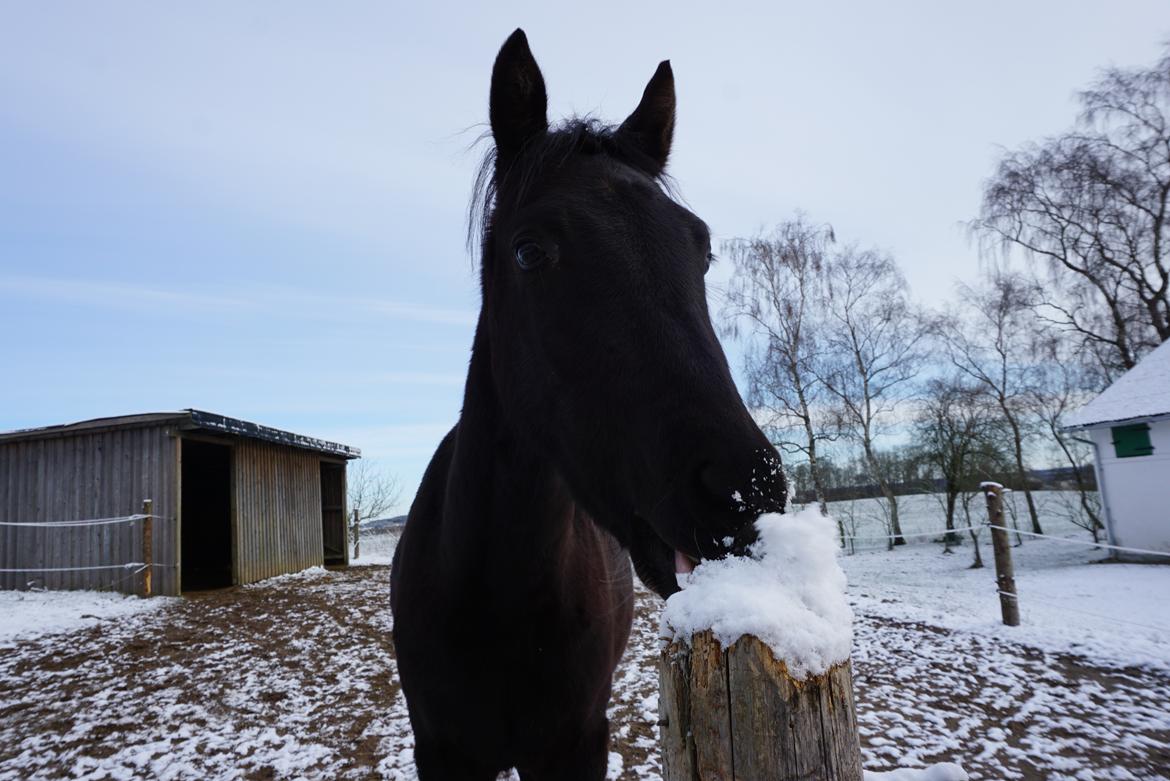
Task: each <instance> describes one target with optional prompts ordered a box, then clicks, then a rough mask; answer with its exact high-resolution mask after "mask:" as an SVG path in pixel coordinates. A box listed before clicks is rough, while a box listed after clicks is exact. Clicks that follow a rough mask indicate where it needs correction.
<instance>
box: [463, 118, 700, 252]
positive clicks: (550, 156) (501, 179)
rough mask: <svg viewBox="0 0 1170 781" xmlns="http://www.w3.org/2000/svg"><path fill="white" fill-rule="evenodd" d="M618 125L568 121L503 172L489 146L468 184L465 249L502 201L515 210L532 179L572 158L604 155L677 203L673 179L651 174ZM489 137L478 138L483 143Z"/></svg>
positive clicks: (481, 236)
mask: <svg viewBox="0 0 1170 781" xmlns="http://www.w3.org/2000/svg"><path fill="white" fill-rule="evenodd" d="M618 129H619V126H617V125H607V124H605V123H603V122H601V121H600V120H597V119H594V118H592V117H570V118H568V119H566V120H564V121H563V122H562V123H561V124H560V125H558V126H556V127H555V128H550V129H549V131H548V132H547V133H545V134H544V135H543V136H541V137H539V138H537V139H533V141H532V142H530V143H529V144H528V145H527V146H525V147H524V149H522V150H521V151H520V153H519V154H518V155H516V157H515V158H514V159H513V160H512V162H511V164H510V165H509V166H508V168H507V169H506V170H503V171H501V170H499V168H498V167H497V165H496V162H497V156H496V147H495V145H494V144H492V145H491V146H489V148H488V150H487V152H485V153H484V156H483V159H482V160H481V161H480V164H479V167H478V169H477V170H476V173H475V183H474V184H473V185H472V190H471V201H470V202H469V204H468V212H467V248H468V251H469V252H473V251H474V250H475V244H476V242H477V241H478V242H479V243H480V244H481V245H482V244H483V243H484V242H485V241H486V239H487V237H488V233H489V232H490V230H491V222H492V215H493V214H494V212H495V210H496V208H497V207H499V206H500V205H501V198H502V197H506V198H507V201H506V202H505V203H506V205H507V206H509V207H512V208H515V207H516V206H518V205H519V204H520V202H521V201H522V200H523V199H524V196H525V195H526V194H527V192H528V189H529V188H530V187H531V186H532V183H533V182H535V181H536V179H537V177H538V176H539V175H540V174H541V173H542V172H544V171H546V170H548V169H550V168H553V169H555V168H559V167H560V166H561V165H564V163H565V162H566V161H567V160H568V159H569V158H570V157H572V156H573V155H577V154H586V155H598V154H604V155H607V156H609V157H611V158H613V159H615V160H617V161H618V162H621V163H625V164H626V165H629V166H631V167H632V168H635V169H637V170H639V171H641V172H643V173H645V174H646V175H647V176H649V177H650V178H651V179H652V180H653V181H654V182H655V183H656V184H657V185H658V186H659V187H661V188H662V191H663V192H664V193H665V194H666V195H667V196H668V197H669V198H671V199H672V200H675V201H678V200H680V198H679V197H678V194H677V190H676V188H675V185H674V180H673V179H671V177H670V176H669V175H668V174H666V173H665V172H660V173H658V174H655V173H654V170H655V168H656V167H657V166H656V165H655V164H654V163H653V161H651V160H650V158H649V157H648V156H647V155H646V153H645V152H643V151H642V150H641V148H640V147H638V145H637V144H636V143H634V142H633V141H632V140H631V139H630V138H629V137H628V136H627V135H626V134H623V133H619V132H618ZM490 136H491V132H490V131H488V132H486V133H484V135H483V136H481V137H480V138H481V139H483V138H488V137H490Z"/></svg>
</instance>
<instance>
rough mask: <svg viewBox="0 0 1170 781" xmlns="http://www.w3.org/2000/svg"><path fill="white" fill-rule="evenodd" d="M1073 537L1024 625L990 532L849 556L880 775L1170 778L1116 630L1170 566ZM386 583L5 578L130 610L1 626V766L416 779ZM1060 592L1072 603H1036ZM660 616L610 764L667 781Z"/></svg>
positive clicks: (1137, 645)
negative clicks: (1004, 622)
mask: <svg viewBox="0 0 1170 781" xmlns="http://www.w3.org/2000/svg"><path fill="white" fill-rule="evenodd" d="M925 499H927V500H929V497H926V498H925ZM907 505H908V508H907V509H908V513H907V514H908V518H907V531H910V530H912V529H917V528H921V526H928V525H929V524H931V518H930V517H926V516H927V512H925V510H929V509H930V505H929V504H927V503H926V502H920V503H919V508H920V509H924V512H923V513H921V514H920V516H919V518H917V519H916V517H915V505H914V503H913V502H907ZM934 517H935V519H937V513H934ZM919 523H920V524H921V525H912V524H919ZM1045 523H1046V525H1050V526H1051V527H1052V528H1053V529H1054V530H1055V531H1057V532H1058V533H1061V534H1064V533H1069V530H1068V529H1067V528H1063V529H1062V528H1061V527H1060V525H1059V524H1058V523H1055V522H1052V523H1051V524H1050V523H1049V521H1048V520H1046V521H1045ZM933 528H937V526H935V527H933ZM1079 534H1080V536H1081V538H1084V537H1085V534H1084V532H1079ZM1058 545H1060V543H1056V542H1051V541H1038V542H1033V541H1025V543H1024V545H1023V546H1022V547H1021V548H1017V549H1015V550H1014V552H1015V555H1016V557H1017V579H1018V581H1019V584H1020V592H1021V600H1022V609H1023V618H1024V626H1022V627H1019V628H1016V629H1008V628H1006V627H1002V626H1001V625H999V623H998V602H997V598H996V595H995V593H994V576H993V574H992V570H991V567H990V550H989V546H987V545H986V544H985V547H984V553H985V556H986V557H987V558H988V560H989V565H988V568H987V569H984V570H974V571H971V570H967V569H966V566H967V565H968V564H969V560H970V556H971V545H970V542H969V541H968V542H966V543H964V545H962V546H960V547H959V548H958V549H957V552H956V553H955V554H953V555H944V554H942V553H941V552H940V546H938V545H935V544H933V543H929V542H926V543H920V544H916V545H911V546H905V547H904V548H899V549H898V550H896V551H894V552H890V553H887V552H884V551H882V550H880V549H879V550H872V551H869V552H864V553H859V554H857V555H855V556H843V557H842V558H841V559H840V561H841V563H842V564H843V565H844V567H845V569H846V571H847V573H848V576H849V581H850V585H849V594H850V598H851V601H852V603H853V607H854V611H855V614H856V620H855V623H854V644H853V653H852V656H853V666H854V673H855V687H856V700H857V710H858V725H859V728H860V732H861V743H862V753H863V760H864V765H865V767H866V768H868V769H869V770H870V771H875V773H876V771H898V769H899V768H901V773H900V774H887V775H885V776H884V777H883V776H880V775H876V779H879V780H880V781H904V779H906V778H908V777H909V778H916V779H917V781H924V779H931V781H933V780H934V779H935V778H937V777H939V776H938V774H939V773H944V772H949V771H944V770H936V771H933V772H934V775H931V774H930V773H927V772H925V769H926V768H928V767H931V766H933V765H936V764H938V763H943V762H954V763H957V764H958V765H960V766H961V767H962V768H964V769H965V770H966V772H967V773H968V774H969V776H970V778H971V779H973V781H1009V780H1010V781H1016V779H1020V780H1022V781H1031V780H1032V779H1045V780H1046V781H1074V780H1075V781H1133V780H1134V779H1139V780H1140V781H1154V779H1163V780H1165V779H1167V778H1170V774H1168V773H1167V771H1166V768H1170V711H1168V709H1167V707H1166V703H1167V702H1170V664H1168V663H1167V654H1166V650H1165V649H1166V646H1167V645H1168V643H1167V642H1166V636H1165V635H1161V634H1156V635H1152V636H1146V635H1144V634H1143V631H1145V630H1143V629H1142V628H1141V627H1137V626H1132V625H1129V624H1121V623H1119V621H1121V620H1130V619H1132V623H1135V624H1136V623H1140V624H1142V625H1143V626H1144V625H1145V624H1154V623H1157V624H1160V625H1162V626H1165V625H1167V624H1168V623H1170V619H1168V618H1167V617H1166V615H1165V614H1166V608H1165V607H1164V605H1163V603H1164V602H1165V598H1166V597H1167V596H1170V580H1168V578H1170V574H1163V573H1170V567H1159V566H1151V565H1116V564H1086V563H1084V562H1086V561H1090V560H1092V559H1095V558H1100V557H1101V555H1100V554H1098V553H1096V552H1094V551H1092V550H1091V549H1087V548H1079V547H1078V548H1073V547H1072V546H1068V548H1067V549H1065V548H1064V547H1059V548H1058V547H1055V546H1058ZM1046 546H1047V547H1046ZM363 548H366V541H363ZM368 550H369V551H370V555H371V557H379V556H380V557H384V558H386V559H387V560H388V559H389V556H390V553H391V550H390V549H386V550H381V551H380V550H378V546H377V544H375V545H373V546H370V548H369V549H368ZM388 591H389V569H388V568H387V567H385V566H373V567H370V566H367V567H361V566H357V567H351V568H349V569H348V570H340V571H326V570H313V571H310V572H308V573H305V574H302V575H298V576H294V577H287V578H281V579H274V580H271V581H265V582H264V583H261V584H257V585H255V586H252V587H249V588H237V589H225V590H222V591H217V592H208V593H205V594H200V595H198V596H195V597H192V598H185V599H182V600H157V599H156V600H150V601H143V600H135V599H125V598H122V597H115V596H107V595H96V597H95V595H86V594H81V595H78V594H50V595H35V596H31V597H29V596H25V595H16V594H0V597H2V598H3V599H5V600H12V602H0V611H3V612H0V616H3V618H0V622H3V621H4V618H7V616H8V615H9V614H10V613H12V611H10V610H8V609H7V608H8V607H9V606H10V605H15V604H17V600H19V599H22V598H23V599H32V600H34V602H33V603H31V604H36V605H39V604H48V603H49V602H52V601H60V602H61V604H63V605H64V604H68V603H74V605H75V606H74V607H72V608H70V610H71V612H70V613H68V615H72V616H74V617H75V618H78V619H80V616H81V613H82V612H85V613H88V614H91V615H98V614H99V613H98V612H94V611H93V610H92V609H91V608H89V607H81V605H85V604H89V603H91V602H92V601H94V599H95V598H96V599H97V601H99V602H102V603H103V607H102V608H100V609H101V610H107V608H108V610H107V612H105V613H101V614H102V615H107V616H112V615H114V614H113V613H111V612H109V611H110V610H116V609H118V608H112V607H110V606H111V605H121V606H122V608H123V609H125V610H127V611H128V612H126V613H124V614H121V615H118V616H117V618H116V619H112V618H111V619H108V620H107V619H103V620H94V619H88V618H87V619H81V623H77V622H76V621H75V622H74V623H72V624H69V623H62V624H57V625H55V626H56V627H57V628H58V629H62V630H63V629H65V627H66V626H72V627H74V628H72V629H69V630H68V631H58V632H56V633H46V631H45V630H46V628H47V627H49V626H51V625H52V624H50V623H47V622H46V623H44V624H42V625H41V627H40V629H38V630H36V631H34V632H32V633H22V634H21V635H20V636H14V637H11V638H9V639H8V640H6V643H7V645H6V646H5V648H4V652H3V653H2V654H0V781H10V780H11V781H17V780H18V779H19V780H20V781H24V779H56V778H80V779H95V780H96V779H107V778H147V777H150V778H160V779H188V778H214V779H244V778H272V779H301V778H304V779H334V778H336V779H366V778H381V779H390V780H391V781H414V779H415V778H416V776H415V773H414V768H413V754H412V751H413V738H412V736H411V733H410V727H409V720H408V717H407V712H406V707H405V702H404V700H403V698H402V695H401V692H400V691H399V689H398V683H397V679H396V672H395V662H394V654H393V647H392V644H391V642H390V630H391V620H390V614H389V609H388ZM1042 597H1043V598H1045V599H1047V598H1048V597H1051V598H1052V599H1054V600H1057V601H1058V602H1059V601H1060V600H1061V599H1063V600H1065V602H1064V603H1063V606H1062V607H1056V606H1053V605H1048V606H1045V607H1041V606H1042V604H1043V603H1041V602H1040V601H1039V600H1040V598H1042ZM139 606H144V607H142V608H141V609H139ZM1073 607H1076V608H1079V609H1082V611H1081V612H1080V613H1074V612H1072V608H1073ZM45 612H46V613H49V612H51V609H50V608H45ZM660 612H661V601H660V600H658V599H657V598H656V597H654V596H652V595H651V594H649V593H648V592H646V591H644V590H641V589H640V590H639V591H638V594H637V603H636V611H635V624H634V628H633V633H632V636H631V642H630V647H629V649H628V650H627V653H626V656H625V658H624V659H623V661H622V664H621V666H620V667H619V668H618V670H617V673H616V674H615V677H614V692H613V698H612V700H611V703H610V708H609V715H610V721H611V734H612V740H611V756H610V762H609V767H610V771H609V778H610V779H613V780H614V781H660V773H661V770H660V766H659V762H658V749H657V746H658V728H657V719H658V679H657V669H656V665H657V658H658V649H659V643H660V639H659V636H658V620H659V615H660ZM1085 612H1090V613H1099V614H1100V615H1099V616H1097V617H1091V616H1086V615H1083V613H1085ZM10 624H11V625H13V626H14V625H15V622H10ZM1154 631H1155V632H1160V631H1161V630H1154ZM909 770H918V771H923V772H920V773H917V774H916V775H913V776H912V775H909V773H908V772H906V771H909ZM942 777H944V778H946V777H947V776H942ZM957 777H958V776H956V778H957ZM869 781H875V776H873V775H871V776H870V778H869Z"/></svg>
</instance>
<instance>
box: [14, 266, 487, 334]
mask: <svg viewBox="0 0 1170 781" xmlns="http://www.w3.org/2000/svg"><path fill="white" fill-rule="evenodd" d="M0 292H2V293H7V294H11V295H14V296H22V297H27V298H36V299H39V300H47V301H56V302H67V303H73V304H83V305H89V306H96V307H102V308H107V309H119V310H125V311H131V310H132V309H133V310H141V308H142V307H143V306H152V307H154V308H156V309H157V308H161V309H165V311H166V312H167V313H169V314H198V315H200V316H206V315H207V313H208V311H209V310H217V311H234V312H238V313H241V314H263V315H265V316H271V315H281V314H284V315H292V316H295V317H297V318H308V319H319V318H321V317H324V318H325V319H331V320H341V321H344V320H348V319H352V318H353V317H354V316H355V315H357V316H366V317H376V318H385V319H391V320H407V321H412V322H418V323H430V324H435V325H457V326H472V325H475V322H476V314H475V313H474V312H472V311H470V310H465V309H451V308H446V307H429V306H419V305H417V304H406V303H402V302H399V301H388V300H385V299H377V298H350V297H346V296H330V295H320V294H315V293H305V292H303V291H299V290H293V289H288V288H284V289H282V288H272V287H270V286H265V287H264V288H236V289H235V293H236V294H235V295H222V294H217V293H209V292H205V291H198V290H177V289H170V288H164V287H154V286H148V285H134V284H127V283H117V282H102V281H99V280H93V279H77V278H71V279H62V278H60V277H36V276H21V275H7V276H0Z"/></svg>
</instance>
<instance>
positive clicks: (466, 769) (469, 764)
mask: <svg viewBox="0 0 1170 781" xmlns="http://www.w3.org/2000/svg"><path fill="white" fill-rule="evenodd" d="M414 766H415V769H416V770H418V779H419V781H495V779H496V776H497V775H498V772H497V771H496V770H494V769H492V768H485V767H483V766H482V765H478V764H476V763H475V762H474V761H473V760H471V759H469V758H468V757H466V756H464V755H462V754H461V753H460V752H459V749H457V748H454V747H452V746H447V745H443V744H442V743H440V742H437V741H433V740H428V739H426V738H421V739H420V738H419V736H418V735H416V736H415V743H414Z"/></svg>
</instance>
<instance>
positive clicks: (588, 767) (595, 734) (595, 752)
mask: <svg viewBox="0 0 1170 781" xmlns="http://www.w3.org/2000/svg"><path fill="white" fill-rule="evenodd" d="M608 769H609V720H608V719H605V718H602V719H601V722H600V723H598V724H595V725H594V726H593V727H590V728H588V729H585V730H583V731H582V733H581V739H580V740H579V741H577V744H576V745H575V746H573V747H572V748H570V749H569V750H568V751H561V750H558V751H555V752H553V753H552V755H551V756H548V757H546V758H545V761H544V763H543V764H542V766H541V767H539V768H532V769H527V770H520V771H519V772H520V779H521V781H605V776H606V771H607V770H608Z"/></svg>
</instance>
